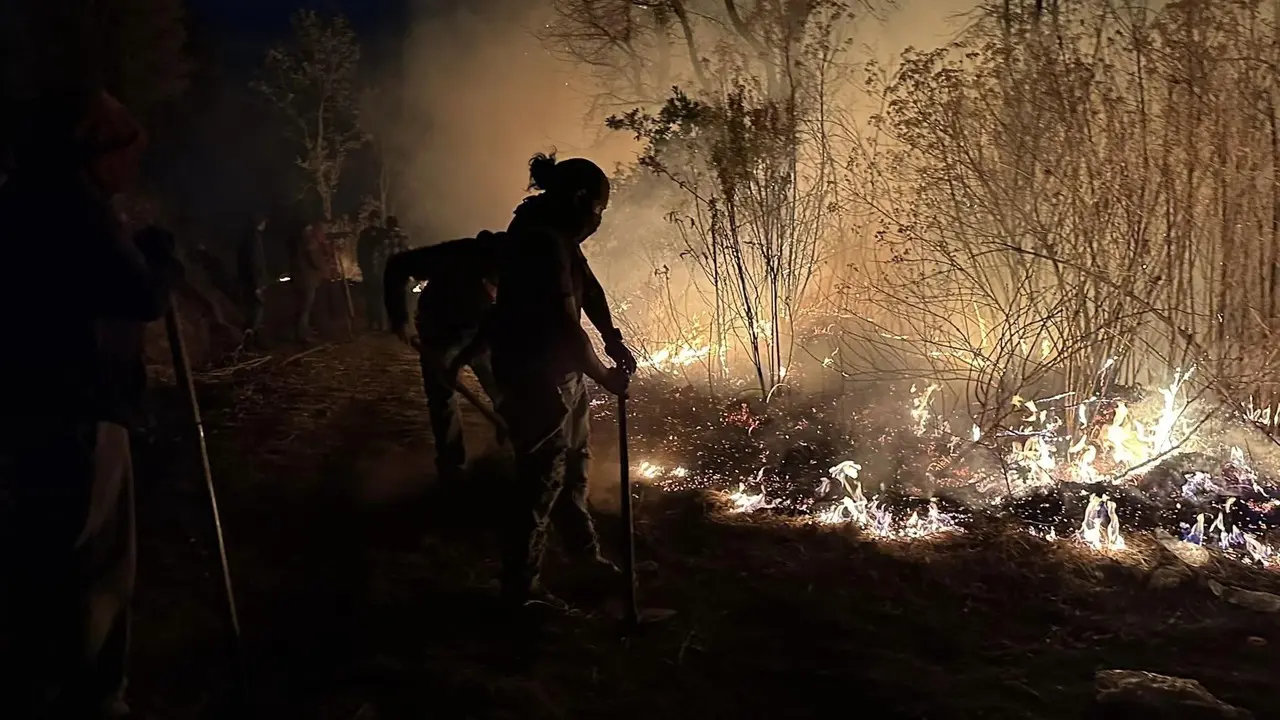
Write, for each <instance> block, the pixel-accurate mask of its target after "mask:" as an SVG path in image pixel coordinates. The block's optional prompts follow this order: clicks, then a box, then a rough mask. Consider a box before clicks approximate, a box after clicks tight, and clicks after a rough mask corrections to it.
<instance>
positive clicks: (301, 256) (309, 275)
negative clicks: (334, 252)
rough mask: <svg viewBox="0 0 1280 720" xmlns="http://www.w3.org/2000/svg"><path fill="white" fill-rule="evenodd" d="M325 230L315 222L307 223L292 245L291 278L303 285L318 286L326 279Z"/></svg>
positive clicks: (327, 263)
mask: <svg viewBox="0 0 1280 720" xmlns="http://www.w3.org/2000/svg"><path fill="white" fill-rule="evenodd" d="M325 243H326V238H325V231H324V230H323V229H322V228H321V227H320V226H319V225H316V224H314V223H313V224H310V225H307V226H306V227H305V228H303V230H302V233H301V235H299V236H298V238H297V243H296V244H295V246H294V253H293V255H294V257H293V278H294V282H295V283H297V284H298V285H300V286H303V287H318V286H319V285H320V283H321V282H322V281H324V280H326V279H328V274H329V273H328V270H329V265H330V264H331V263H330V262H329V259H328V257H327V255H328V253H326V252H325Z"/></svg>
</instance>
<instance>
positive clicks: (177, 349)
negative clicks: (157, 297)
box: [164, 298, 247, 700]
mask: <svg viewBox="0 0 1280 720" xmlns="http://www.w3.org/2000/svg"><path fill="white" fill-rule="evenodd" d="M164 326H165V330H166V331H167V332H168V334H169V350H170V351H171V352H172V353H173V372H174V374H175V375H176V376H177V381H178V384H179V385H180V386H181V387H184V388H186V394H187V401H188V402H189V403H190V407H191V417H192V420H193V421H194V422H195V427H196V438H197V440H198V441H199V445H200V465H201V469H202V470H203V471H204V484H205V487H206V488H207V489H208V491H209V506H210V508H212V510H213V529H214V533H215V535H216V537H217V541H218V558H219V559H220V561H221V563H222V584H223V587H224V589H225V590H226V595H227V609H228V611H229V613H230V617H231V633H232V636H233V638H234V642H235V647H234V652H235V656H236V669H237V672H238V673H239V680H240V690H241V692H242V700H247V693H246V676H245V672H244V662H243V661H244V656H243V645H242V642H241V636H240V613H239V611H238V610H237V609H236V595H235V591H234V589H233V587H232V584H231V564H230V563H229V562H228V561H227V544H226V541H225V540H224V539H223V535H222V516H221V514H220V513H219V512H218V494H217V492H216V491H215V490H214V486H213V470H212V468H211V467H210V465H209V446H208V444H207V443H206V442H205V435H204V420H203V418H202V417H201V415H200V401H199V400H198V399H197V398H196V386H195V382H194V380H193V379H192V377H191V363H190V361H189V360H188V356H187V346H186V343H185V342H184V341H183V339H182V322H181V321H180V320H179V318H178V309H177V305H176V304H175V303H174V301H173V298H170V300H169V311H168V312H166V313H165V316H164Z"/></svg>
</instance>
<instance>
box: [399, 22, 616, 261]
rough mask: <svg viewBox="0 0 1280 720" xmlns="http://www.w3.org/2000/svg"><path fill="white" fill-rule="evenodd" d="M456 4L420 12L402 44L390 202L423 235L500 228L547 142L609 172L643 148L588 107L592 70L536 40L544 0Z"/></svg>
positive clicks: (423, 238) (429, 239) (430, 239)
mask: <svg viewBox="0 0 1280 720" xmlns="http://www.w3.org/2000/svg"><path fill="white" fill-rule="evenodd" d="M423 5H424V6H425V5H438V3H423ZM463 5H464V7H460V8H458V9H457V10H456V11H455V12H452V13H449V14H448V15H446V16H443V17H441V16H440V15H439V14H438V12H437V13H435V14H434V16H431V17H428V16H426V14H425V13H420V15H419V19H418V20H417V21H415V24H414V26H413V28H412V30H411V31H410V33H409V35H408V39H407V42H406V47H405V53H404V67H403V69H402V77H403V92H404V98H403V99H404V104H405V107H404V113H403V116H402V117H403V121H402V127H401V128H399V130H400V132H399V133H398V135H399V137H398V140H399V142H398V143H397V144H398V145H399V146H400V148H401V150H402V152H403V153H404V155H405V157H403V159H402V160H403V162H404V168H403V178H402V180H401V187H400V189H399V191H398V192H397V193H396V195H397V196H398V202H397V210H398V211H399V213H400V215H401V216H402V217H403V218H404V219H405V220H406V221H407V222H408V223H409V226H410V227H411V228H414V229H417V230H418V235H419V237H418V239H417V242H419V243H423V244H429V243H434V242H438V241H441V240H446V239H450V238H455V237H464V236H470V235H474V234H475V233H476V232H477V231H478V230H481V229H486V228H487V229H502V228H505V227H506V224H507V222H508V221H509V220H510V217H511V211H512V209H513V208H514V207H515V205H516V204H517V203H518V202H519V200H520V199H521V198H522V197H524V195H525V192H526V191H525V188H526V186H527V185H528V181H529V178H528V161H529V157H530V156H531V155H532V154H533V153H535V152H540V151H542V152H545V151H549V150H551V149H553V148H554V149H557V150H558V151H559V154H560V156H561V157H570V156H574V155H581V156H586V157H590V158H591V159H593V160H595V161H596V162H597V163H599V164H600V166H601V167H604V168H605V169H606V170H610V169H612V168H613V167H614V166H615V165H616V164H617V163H630V162H633V161H634V159H635V157H636V155H637V150H638V148H637V146H636V144H635V143H634V142H633V141H632V140H631V139H630V138H628V137H627V136H625V135H623V134H620V133H615V132H611V131H609V130H607V129H606V128H605V127H604V125H603V122H602V121H601V118H599V117H590V116H589V115H590V113H589V110H590V107H591V101H592V97H593V95H594V88H593V87H592V85H591V82H590V79H589V78H588V77H586V76H585V75H581V74H578V73H576V72H575V69H574V68H572V67H570V66H569V65H567V64H565V63H563V62H560V61H559V60H557V59H555V58H553V57H552V56H551V55H550V54H549V53H548V52H547V51H546V49H545V48H544V47H542V45H541V44H540V42H539V40H538V39H537V37H536V35H535V32H536V31H537V29H538V28H539V27H540V26H541V25H542V23H544V22H545V19H546V13H547V12H548V9H547V7H546V5H547V3H545V2H542V1H532V2H531V1H528V0H490V1H487V2H473V3H465V4H463Z"/></svg>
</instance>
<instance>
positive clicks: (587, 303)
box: [578, 250, 637, 375]
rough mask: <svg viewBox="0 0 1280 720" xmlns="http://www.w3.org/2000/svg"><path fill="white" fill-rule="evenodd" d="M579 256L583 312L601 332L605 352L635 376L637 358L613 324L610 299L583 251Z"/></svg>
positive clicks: (624, 369)
mask: <svg viewBox="0 0 1280 720" xmlns="http://www.w3.org/2000/svg"><path fill="white" fill-rule="evenodd" d="M578 254H579V262H581V263H582V268H583V273H582V274H583V289H582V310H583V312H585V313H586V314H587V317H588V318H589V319H590V320H591V324H592V325H595V327H596V330H597V331H599V332H600V337H601V339H603V340H604V352H605V354H606V355H608V356H609V359H610V360H613V361H614V362H615V363H617V365H618V367H620V368H622V370H623V371H624V372H626V373H627V374H628V375H631V374H634V373H635V371H636V366H637V363H636V357H635V355H633V354H632V352H631V349H630V348H628V347H627V345H626V343H624V342H623V341H622V331H621V330H619V329H618V328H617V327H616V326H615V325H614V324H613V315H612V314H611V313H610V312H609V299H608V298H607V297H606V296H605V294H604V288H603V287H601V286H600V281H599V280H597V279H596V275H595V273H593V272H591V266H590V265H589V264H587V258H586V257H585V256H582V251H581V250H579V251H578Z"/></svg>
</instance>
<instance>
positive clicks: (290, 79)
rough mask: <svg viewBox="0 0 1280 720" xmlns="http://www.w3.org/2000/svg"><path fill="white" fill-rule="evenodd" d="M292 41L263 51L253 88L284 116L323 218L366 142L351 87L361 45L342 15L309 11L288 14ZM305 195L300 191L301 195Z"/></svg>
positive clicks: (330, 216)
mask: <svg viewBox="0 0 1280 720" xmlns="http://www.w3.org/2000/svg"><path fill="white" fill-rule="evenodd" d="M293 32H294V37H293V38H292V39H290V41H288V42H287V43H284V44H281V45H278V46H276V47H273V48H271V49H270V50H268V51H267V56H266V59H265V61H264V62H263V68H262V77H261V79H260V80H258V81H256V82H254V84H253V87H255V88H256V89H257V90H259V91H260V92H262V93H263V94H264V95H265V96H266V97H267V99H268V100H269V101H270V102H271V103H272V104H274V105H275V106H276V107H277V108H279V109H280V111H281V112H282V113H284V115H285V117H286V119H287V122H288V126H289V128H290V129H291V132H292V135H293V138H294V140H295V141H296V142H297V143H298V144H299V145H300V152H299V155H298V158H297V164H298V167H300V168H302V170H303V171H304V172H305V173H306V174H307V179H308V186H307V188H306V189H307V190H312V189H313V190H315V192H316V196H317V197H318V198H319V200H320V206H321V208H322V210H323V212H324V217H325V218H326V219H332V218H333V198H334V195H335V194H336V192H337V190H338V185H339V182H340V181H341V179H342V170H343V166H344V165H345V163H346V160H347V157H348V156H349V155H350V154H351V153H352V152H353V151H354V150H356V149H358V148H359V147H361V146H362V145H364V144H365V142H366V141H367V140H368V134H367V133H366V132H365V130H364V129H363V128H362V127H361V124H360V105H359V100H358V96H357V92H356V89H355V84H356V72H357V68H358V66H359V64H360V43H359V41H358V40H357V38H356V34H355V31H353V30H352V29H351V25H350V24H349V23H348V22H347V20H346V18H344V17H342V16H341V15H335V16H333V17H324V16H322V15H320V14H319V13H317V12H315V11H312V10H299V11H298V12H297V13H295V14H294V16H293ZM304 192H305V191H304Z"/></svg>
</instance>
